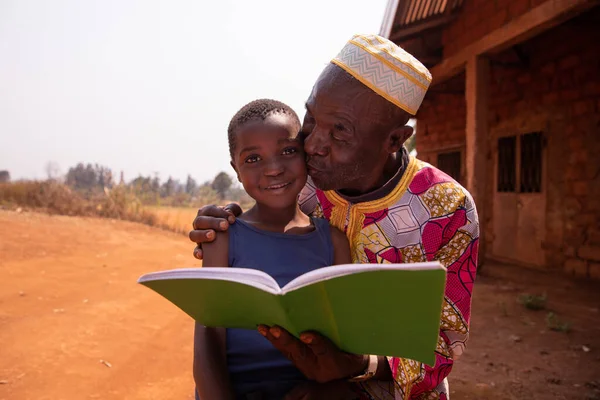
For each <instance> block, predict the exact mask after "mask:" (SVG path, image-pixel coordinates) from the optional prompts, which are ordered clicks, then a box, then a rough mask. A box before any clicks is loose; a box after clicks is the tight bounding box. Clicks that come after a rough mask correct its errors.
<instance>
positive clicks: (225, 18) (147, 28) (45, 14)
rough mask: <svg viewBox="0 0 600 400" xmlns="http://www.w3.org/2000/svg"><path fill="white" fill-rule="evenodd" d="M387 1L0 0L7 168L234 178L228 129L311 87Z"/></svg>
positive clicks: (16, 173) (33, 172)
mask: <svg viewBox="0 0 600 400" xmlns="http://www.w3.org/2000/svg"><path fill="white" fill-rule="evenodd" d="M386 4H387V0H369V1H365V0H361V1H358V0H302V1H274V0H250V1H244V0H239V1H233V0H222V1H221V0H213V1H205V0H204V1H203V0H196V1H187V0H164V1H159V0H139V1H135V0H110V1H109V0H53V1H47V0H0V170H2V169H7V170H9V171H10V173H11V176H12V178H13V179H20V178H45V174H46V173H45V165H46V163H47V162H49V161H54V162H56V163H58V165H59V166H60V168H61V172H62V173H65V172H66V171H67V169H68V168H69V167H70V166H73V165H75V164H76V163H77V162H85V163H87V162H92V163H99V164H102V165H105V166H107V167H110V168H111V169H112V170H113V173H114V175H115V177H116V178H117V179H118V176H119V172H120V171H121V170H122V171H124V173H125V179H126V180H127V181H129V180H131V179H133V178H135V177H136V176H137V175H138V174H143V175H151V174H154V173H155V172H158V173H159V176H160V178H161V179H162V180H165V179H166V178H167V177H168V176H173V177H174V178H177V179H180V180H182V181H183V180H185V178H186V176H187V174H188V173H190V174H191V175H192V176H193V177H194V178H195V179H196V180H198V181H199V182H202V181H205V180H209V179H212V177H214V175H216V173H217V172H219V171H221V170H224V171H226V172H228V173H231V172H232V171H231V169H230V167H229V155H228V154H229V153H228V148H227V125H228V123H229V120H230V119H231V117H232V116H233V114H234V113H235V112H236V111H237V110H238V109H239V108H240V107H241V106H243V105H244V104H246V103H247V102H249V101H251V100H254V99H257V98H265V97H267V98H273V99H277V100H280V101H283V102H285V103H287V104H289V105H290V106H292V108H294V109H295V110H296V112H298V114H299V115H300V118H302V116H303V115H304V101H305V100H306V98H307V96H308V95H309V93H310V90H311V88H312V85H313V83H314V81H315V79H316V78H317V76H318V75H319V73H320V72H321V70H322V69H323V67H324V66H325V65H326V64H327V63H328V62H329V60H330V59H331V58H333V57H334V56H335V55H336V54H337V52H338V51H339V50H340V49H341V48H342V46H343V45H344V44H345V42H346V40H348V39H349V38H350V37H351V36H352V35H353V34H355V33H378V32H379V28H380V26H381V23H382V18H383V14H384V11H385V7H386Z"/></svg>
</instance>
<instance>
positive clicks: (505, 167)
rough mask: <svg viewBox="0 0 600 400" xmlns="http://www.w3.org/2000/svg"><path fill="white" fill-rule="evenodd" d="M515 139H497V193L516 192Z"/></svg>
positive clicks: (511, 137) (513, 137) (512, 137)
mask: <svg viewBox="0 0 600 400" xmlns="http://www.w3.org/2000/svg"><path fill="white" fill-rule="evenodd" d="M516 154H517V137H516V136H509V137H504V138H500V139H498V192H501V193H508V192H514V191H516V188H517V185H516V181H517V174H516V170H517V166H516V161H517V159H516Z"/></svg>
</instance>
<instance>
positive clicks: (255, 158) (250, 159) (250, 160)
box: [244, 156, 260, 164]
mask: <svg viewBox="0 0 600 400" xmlns="http://www.w3.org/2000/svg"><path fill="white" fill-rule="evenodd" d="M257 161H260V157H259V156H248V157H246V159H245V160H244V162H245V163H246V164H252V163H255V162H257Z"/></svg>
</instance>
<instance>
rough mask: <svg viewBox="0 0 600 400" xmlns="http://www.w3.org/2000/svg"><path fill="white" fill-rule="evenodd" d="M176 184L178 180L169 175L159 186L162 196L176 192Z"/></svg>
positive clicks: (169, 195) (168, 195)
mask: <svg viewBox="0 0 600 400" xmlns="http://www.w3.org/2000/svg"><path fill="white" fill-rule="evenodd" d="M178 186H179V182H177V181H176V180H175V179H173V178H171V177H169V179H167V181H166V182H165V183H163V185H162V187H161V188H160V192H161V195H162V197H171V196H173V195H174V194H175V193H177V187H178Z"/></svg>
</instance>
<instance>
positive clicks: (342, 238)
mask: <svg viewBox="0 0 600 400" xmlns="http://www.w3.org/2000/svg"><path fill="white" fill-rule="evenodd" d="M329 231H330V232H331V240H333V244H334V245H335V243H336V241H338V242H342V243H348V238H347V237H346V234H345V233H344V232H342V231H340V230H339V229H338V228H336V227H335V226H333V225H329Z"/></svg>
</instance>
